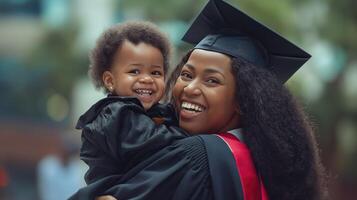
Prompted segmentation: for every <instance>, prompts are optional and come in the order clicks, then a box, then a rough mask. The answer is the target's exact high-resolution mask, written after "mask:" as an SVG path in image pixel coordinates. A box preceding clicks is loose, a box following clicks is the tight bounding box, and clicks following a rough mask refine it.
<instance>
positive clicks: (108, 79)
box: [102, 71, 114, 92]
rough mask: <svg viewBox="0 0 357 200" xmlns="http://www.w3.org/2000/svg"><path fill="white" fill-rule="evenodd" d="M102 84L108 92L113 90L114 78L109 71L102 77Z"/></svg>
mask: <svg viewBox="0 0 357 200" xmlns="http://www.w3.org/2000/svg"><path fill="white" fill-rule="evenodd" d="M102 79H103V83H104V85H105V87H106V88H107V90H109V91H110V92H113V90H114V77H113V74H112V73H111V72H110V71H105V72H104V73H103V76H102Z"/></svg>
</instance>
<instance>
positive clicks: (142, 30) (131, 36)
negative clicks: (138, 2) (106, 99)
mask: <svg viewBox="0 0 357 200" xmlns="http://www.w3.org/2000/svg"><path fill="white" fill-rule="evenodd" d="M125 40H128V41H130V42H131V43H133V44H135V45H137V44H139V43H140V42H144V43H146V44H149V45H152V46H153V47H156V48H158V49H159V50H160V52H161V53H162V55H163V58H164V73H165V75H166V73H167V71H168V68H169V60H170V54H171V44H170V42H169V39H168V37H167V36H166V34H164V33H163V32H161V31H160V30H159V28H158V27H157V26H156V25H154V24H153V23H151V22H146V21H129V22H125V23H121V24H116V25H113V26H111V27H110V28H108V29H107V30H106V31H104V32H103V33H102V35H101V36H100V37H99V38H98V40H97V43H96V46H95V47H94V49H93V50H92V51H91V52H90V54H89V59H90V65H89V71H88V73H89V75H90V76H91V78H92V80H93V83H94V86H95V87H96V88H97V89H100V88H103V89H104V90H105V92H107V93H108V92H109V91H108V90H107V89H106V88H105V86H104V83H103V80H102V75H103V73H104V72H105V71H108V70H110V68H111V66H112V64H113V63H112V62H113V57H114V55H115V53H116V52H117V51H118V50H119V49H120V47H121V45H122V44H123V42H124V41H125Z"/></svg>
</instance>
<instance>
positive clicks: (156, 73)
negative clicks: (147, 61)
mask: <svg viewBox="0 0 357 200" xmlns="http://www.w3.org/2000/svg"><path fill="white" fill-rule="evenodd" d="M151 74H152V75H155V76H161V75H162V72H161V71H153V72H151Z"/></svg>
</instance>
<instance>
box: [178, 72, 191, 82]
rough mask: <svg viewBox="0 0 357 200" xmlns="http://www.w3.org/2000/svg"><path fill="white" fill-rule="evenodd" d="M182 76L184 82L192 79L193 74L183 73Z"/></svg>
mask: <svg viewBox="0 0 357 200" xmlns="http://www.w3.org/2000/svg"><path fill="white" fill-rule="evenodd" d="M180 76H181V78H182V79H184V80H188V79H192V76H191V74H190V73H188V72H181V74H180Z"/></svg>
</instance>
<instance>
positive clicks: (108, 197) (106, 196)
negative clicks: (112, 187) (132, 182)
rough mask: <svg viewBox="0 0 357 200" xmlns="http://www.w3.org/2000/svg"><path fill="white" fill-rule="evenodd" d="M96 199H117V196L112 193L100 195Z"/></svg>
mask: <svg viewBox="0 0 357 200" xmlns="http://www.w3.org/2000/svg"><path fill="white" fill-rule="evenodd" d="M95 200H117V199H116V198H115V197H113V196H110V195H104V196H99V197H97V198H95Z"/></svg>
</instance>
